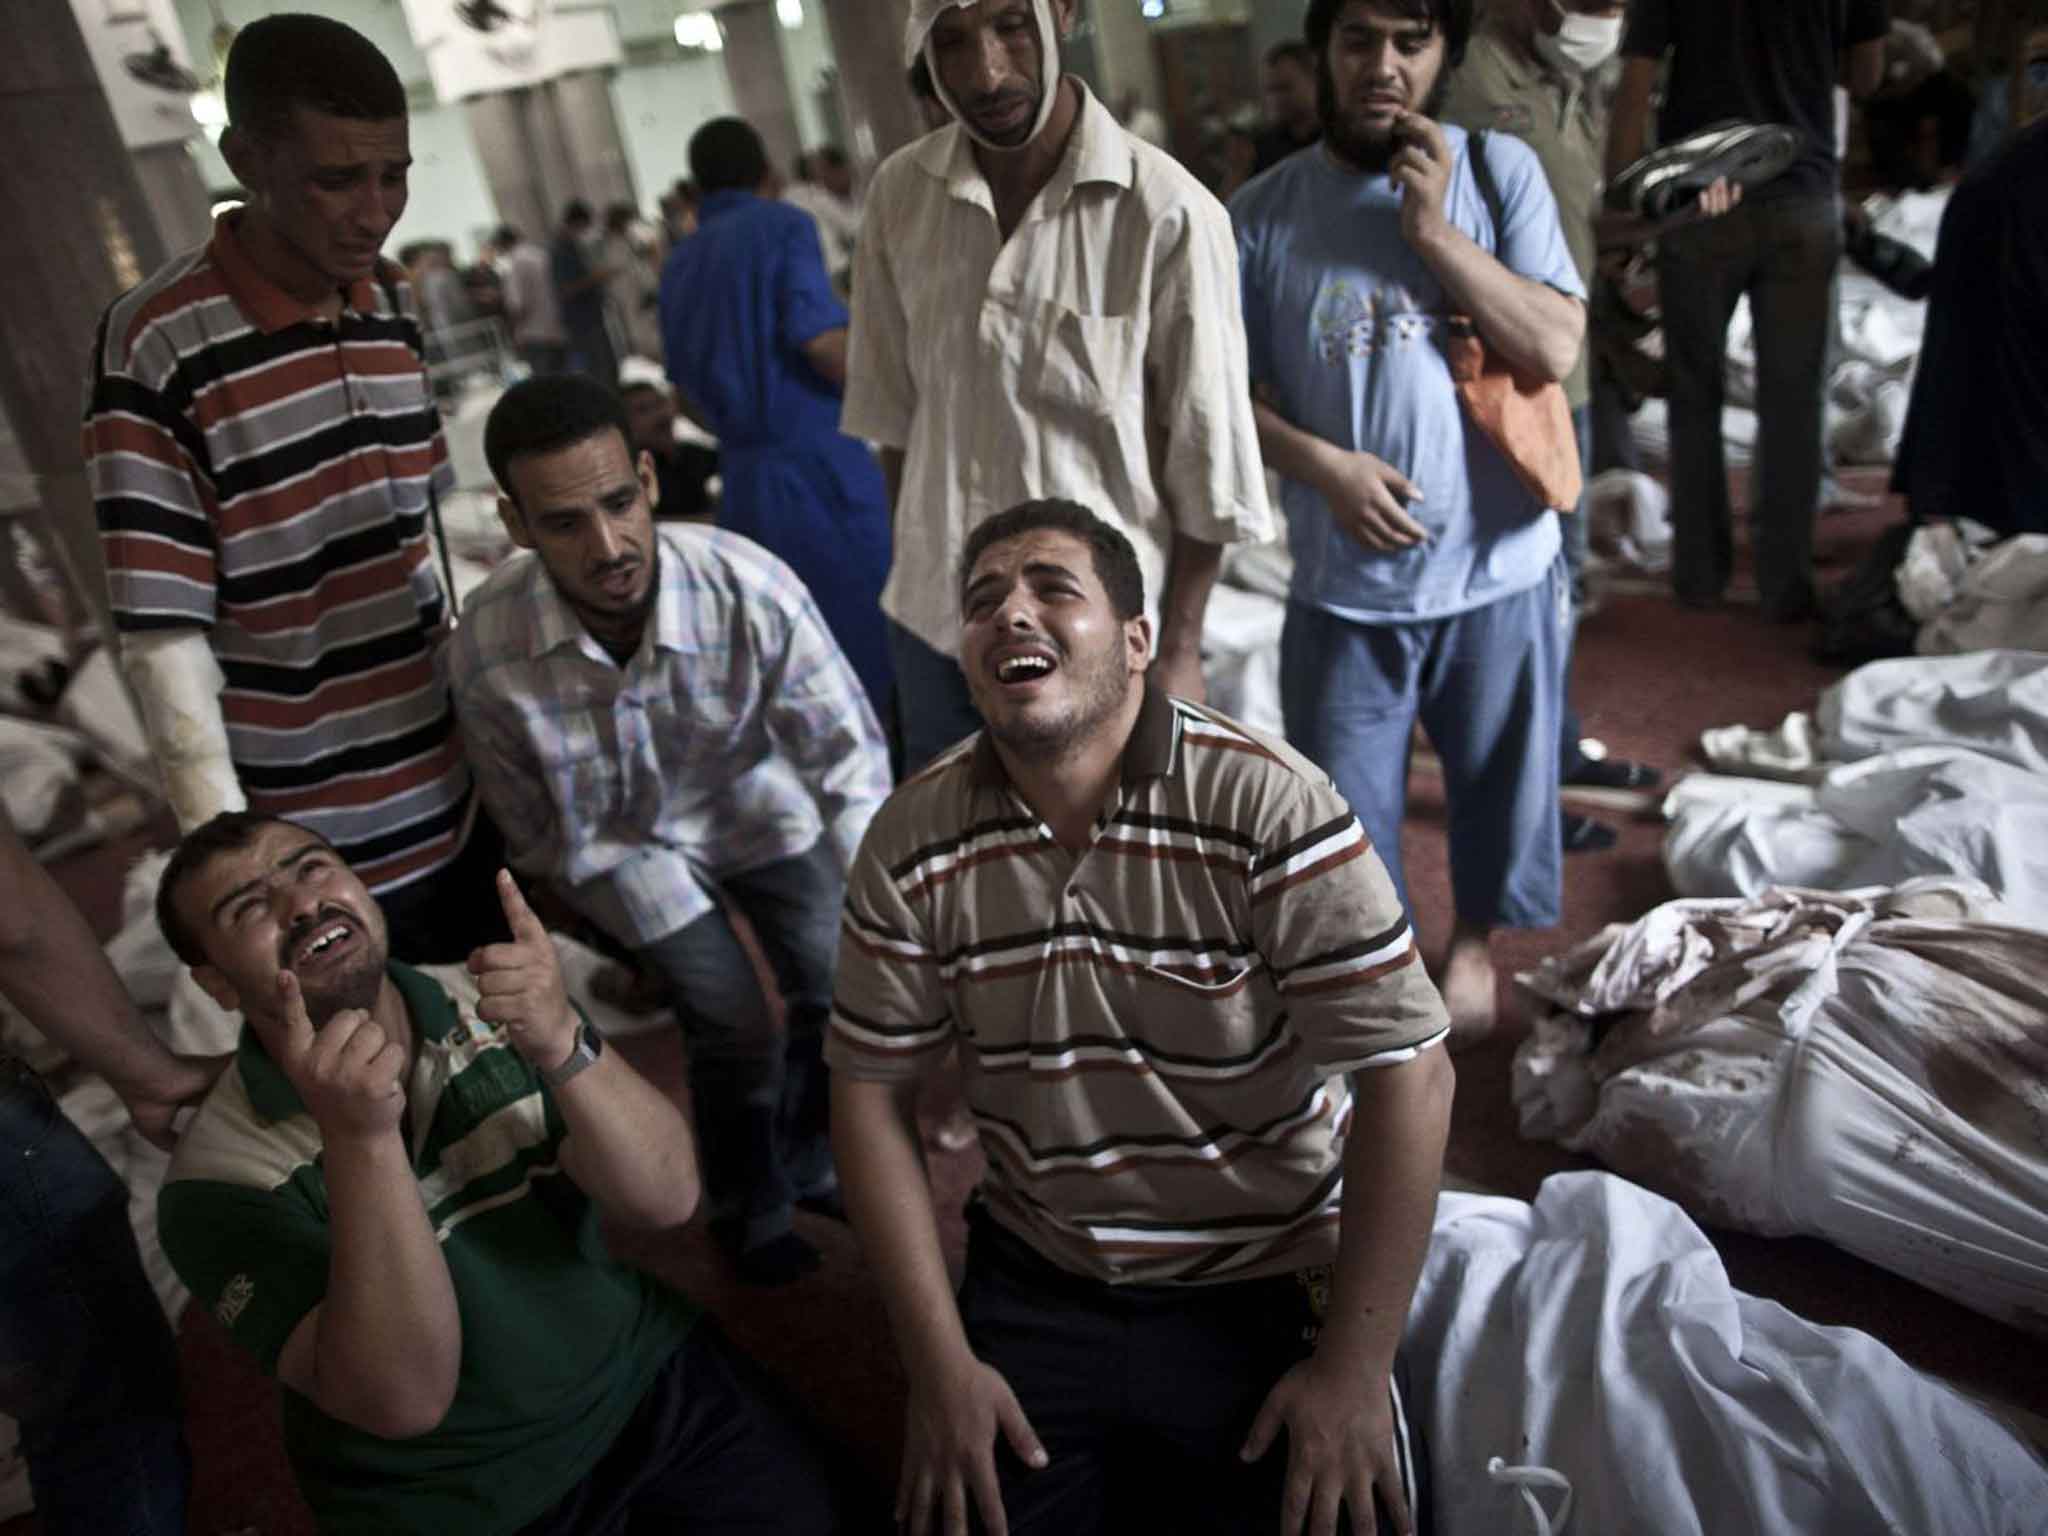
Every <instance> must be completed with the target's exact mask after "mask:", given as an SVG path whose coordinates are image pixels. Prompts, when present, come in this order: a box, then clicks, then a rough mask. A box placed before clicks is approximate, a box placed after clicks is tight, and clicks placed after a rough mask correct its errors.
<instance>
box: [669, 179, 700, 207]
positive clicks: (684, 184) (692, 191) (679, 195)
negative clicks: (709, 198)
mask: <svg viewBox="0 0 2048 1536" xmlns="http://www.w3.org/2000/svg"><path fill="white" fill-rule="evenodd" d="M668 190H669V193H670V195H671V196H673V197H675V198H676V200H677V201H679V202H683V203H687V204H688V205H689V206H690V207H692V208H694V207H696V206H697V205H698V204H699V203H701V202H703V201H704V194H703V193H702V192H700V191H699V190H698V189H697V183H695V182H694V181H692V180H690V178H689V177H687V176H680V177H677V178H676V184H675V185H674V186H672V187H670V188H669V189H668Z"/></svg>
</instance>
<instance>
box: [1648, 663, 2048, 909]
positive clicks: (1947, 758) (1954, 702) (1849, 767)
mask: <svg viewBox="0 0 2048 1536" xmlns="http://www.w3.org/2000/svg"><path fill="white" fill-rule="evenodd" d="M1701 746H1702V749H1703V750H1704V751H1705V753H1706V755H1707V757H1708V760H1709V761H1710V762H1712V763H1713V764H1714V765H1715V766H1716V767H1717V768H1721V769H1723V770H1724V771H1726V772H1733V773H1742V774H1746V775H1755V776H1757V777H1742V778H1728V777H1722V776H1720V775H1708V774H1695V775H1692V776H1690V777H1688V778H1685V779H1683V780H1681V781H1680V782H1679V783H1678V784H1676V785H1675V786H1673V788H1672V791H1671V793H1670V795H1669V796H1668V797H1667V798H1666V801H1665V806H1664V812H1665V818H1666V820H1667V821H1668V823H1669V830H1668V831H1667V833H1666V835H1665V840H1664V864H1665V869H1666V871H1667V873H1669V875H1670V877H1671V883H1672V886H1673V888H1674V889H1676V890H1677V891H1678V893H1679V894H1680V895H1682V896H1755V895H1758V894H1760V893H1761V892H1763V891H1764V890H1766V889H1768V888H1769V887H1770V886H1773V885H1799V886H1809V887H1817V888H1822V889H1828V890H1845V889H1849V888H1852V887H1856V886H1864V885H1896V884H1898V883H1900V882H1901V881H1903V880H1908V879H1912V878H1915V877H1917V876H1922V875H1942V874H1947V875H1958V876H1966V877H1969V878H1972V879H1977V880H1981V881H1983V882H1984V883H1985V884H1987V885H1989V886H1990V887H1991V888H1992V889H1993V890H1994V891H1996V892H1997V893H1998V894H1999V895H2000V896H2001V897H2002V898H2004V900H2005V901H2006V902H2007V903H2008V904H2009V905H2010V906H2011V907H2012V908H2013V909H2014V910H2015V911H2016V912H2018V913H2020V914H2021V915H2022V916H2023V918H2024V920H2025V921H2027V922H2030V923H2033V924H2036V925H2042V926H2048V654H2044V653H2040V652H2030V651H1979V652H1973V653H1971V654H1968V655H1963V656H1949V657H1902V658H1899V659H1896V660H1892V661H1880V662H1873V663H1871V664H1870V665H1869V666H1865V667H1859V668H1858V669H1857V670H1856V671H1854V672H1852V673H1850V674H1849V676H1848V677H1846V678H1844V679H1843V680H1842V681H1841V682H1840V683H1838V684H1836V685H1835V686H1834V687H1833V688H1831V689H1829V690H1827V692H1825V693H1823V694H1822V695H1821V699H1820V703H1819V706H1818V707H1817V709H1816V710H1815V712H1814V715H1813V717H1812V718H1811V719H1808V718H1807V717H1806V716H1803V715H1793V716H1791V717H1788V719H1787V721H1786V722H1785V723H1784V724H1783V725H1782V726H1780V727H1779V728H1778V729H1777V730H1776V731H1773V732H1761V731H1752V730H1749V729H1748V728H1746V727H1740V726H1736V727H1727V728H1723V729H1717V730H1713V731H1708V732H1706V733H1705V734H1704V735H1703V736H1702V738H1701ZM1759 777H1767V778H1790V779H1795V780H1805V781H1807V782H1808V783H1810V784H1811V786H1812V787H1811V788H1803V789H1802V788H1787V787H1786V786H1783V785H1776V784H1763V783H1760V782H1758V778H1759Z"/></svg>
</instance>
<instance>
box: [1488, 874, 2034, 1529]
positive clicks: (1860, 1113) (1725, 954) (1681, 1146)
mask: <svg viewBox="0 0 2048 1536" xmlns="http://www.w3.org/2000/svg"><path fill="white" fill-rule="evenodd" d="M1518 979H1519V980H1520V982H1521V984H1522V985H1523V986H1524V987H1526V988H1527V989H1528V990H1529V991H1531V992H1533V993H1535V994H1536V995H1537V996H1538V997H1540V998H1542V999H1543V1000H1545V1001H1546V1002H1548V1003H1549V1004H1551V1006H1552V1007H1553V1008H1554V1009H1555V1010H1556V1011H1555V1012H1553V1013H1551V1014H1550V1015H1548V1016H1547V1017H1545V1018H1542V1019H1540V1020H1539V1021H1538V1022H1537V1024H1536V1027H1535V1030H1534V1031H1533V1033H1532V1034H1531V1036H1530V1038H1529V1039H1528V1040H1527V1041H1526V1042H1524V1044H1523V1045H1522V1047H1521V1049H1520V1050H1519V1051H1518V1052H1517V1053H1516V1058H1515V1068H1514V1100H1515V1107H1516V1111H1517V1115H1518V1117H1519V1122H1520V1128H1521V1132H1522V1134H1523V1135H1524V1136H1527V1137H1530V1138H1535V1139H1544V1140H1554V1141H1558V1142H1561V1143H1562V1144H1563V1145H1565V1146H1566V1147H1569V1148H1571V1149H1573V1150H1575V1151H1581V1152H1587V1153H1591V1154H1593V1155H1595V1156H1597V1157H1599V1158H1600V1159H1601V1160H1602V1161H1603V1162H1605V1163H1607V1164H1608V1165H1609V1166H1610V1167H1612V1168H1614V1169H1616V1170H1617V1171H1619V1172H1622V1173H1625V1174H1628V1175H1630V1176H1631V1177H1635V1178H1640V1179H1642V1180H1643V1181H1644V1182H1645V1183H1647V1184H1650V1185H1651V1186H1653V1187H1655V1188H1657V1189H1659V1190H1661V1191H1662V1192H1664V1193H1666V1194H1669V1195H1671V1196H1673V1197H1674V1198H1676V1199H1678V1200H1680V1201H1681V1202H1683V1203H1684V1204H1685V1205H1686V1207H1687V1208H1688V1209H1689V1210H1692V1211H1693V1212H1695V1213H1696V1214H1698V1215H1700V1216H1702V1217H1703V1218H1704V1219H1707V1220H1710V1221H1714V1222H1718V1223H1721V1224H1724V1225H1728V1226H1733V1227H1740V1228H1743V1229H1744V1230H1747V1231H1753V1232H1759V1233H1762V1234H1764V1235H1766V1236H1782V1235H1786V1234H1789V1233H1807V1234H1811V1235H1813V1236H1817V1237H1822V1238H1825V1239H1827V1240H1828V1241H1830V1242H1832V1243H1835V1244H1836V1245H1837V1246H1839V1247H1842V1248H1845V1249H1847V1250H1848V1251H1849V1252H1851V1253H1854V1254H1857V1255H1859V1256H1861V1257H1862V1258H1864V1259H1867V1260H1869V1261H1870V1262H1871V1263H1873V1264H1877V1265H1881V1266H1882V1267H1884V1268H1886V1269H1889V1270H1893V1271H1895V1272H1896V1273H1899V1274H1902V1275H1905V1276H1907V1277H1908V1278H1909V1279H1912V1280H1916V1281H1918V1282H1919V1283H1920V1284H1922V1285H1925V1286H1926V1287H1928V1289H1930V1290H1933V1291H1938V1292H1940V1293H1941V1294H1942V1295H1945V1296H1949V1297H1952V1298H1954V1299H1955V1300H1957V1301H1959V1302H1961V1303H1963V1304H1964V1305H1965V1306H1969V1307H1973V1308H1975V1309H1976V1310H1978V1311H1980V1312H1983V1313H1985V1314H1987V1315H1989V1316H1991V1317H1995V1318H1998V1319H2000V1320H2001V1321H2004V1322H2008V1323H2011V1324H2013V1325H2015V1326H2017V1327H2020V1328H2024V1329H2027V1330H2028V1331H2030V1332H2033V1333H2037V1334H2048V933H2043V932H2041V931H2039V930H2037V929H2032V928H2025V927H2020V926H2016V925H2014V924H2013V923H2011V921H2010V914H2009V913H2008V912H2007V911H2006V910H2005V909H2004V908H2003V907H2002V906H2001V905H2000V904H1999V903H1998V902H1997V901H1996V899H1995V898H1994V897H1993V896H1992V894H1991V892H1990V891H1989V890H1987V889H1986V888H1985V887H1983V886H1981V885H1978V884H1975V883H1974V882H1969V881H1960V880H1920V881H1914V882H1911V883H1909V884H1907V885H1904V886H1901V887H1899V888H1898V889H1896V890H1869V891H1858V892H1847V893H1836V892H1821V891H1794V890H1774V891H1772V892H1770V893H1768V894H1767V895H1765V896H1763V897H1761V898H1758V899H1756V900H1751V901H1744V900H1734V899H1723V900H1707V901H1674V902H1667V903H1666V904H1665V905H1663V906H1660V907H1658V908H1656V909H1655V910H1654V911H1652V912H1650V913H1649V914H1648V915H1646V916H1644V917H1642V918H1640V919H1638V920H1637V921H1636V922H1634V923H1630V924H1626V925H1623V924H1613V925H1610V926H1609V927H1608V928H1607V929H1606V930H1604V931H1603V932H1602V933H1600V934H1599V935H1597V936H1596V937H1594V938H1592V939H1589V940H1588V941H1586V942H1585V943H1583V944H1581V945H1578V946H1577V947H1575V948H1574V949H1572V950H1570V951H1568V952H1567V953H1565V954H1563V955H1561V956H1556V957H1553V958H1551V959H1549V960H1546V961H1544V962H1543V963H1542V964H1541V965H1539V966H1538V967H1536V968H1535V969H1534V970H1532V971H1528V972H1525V973H1523V974H1522V975H1521V976H1520V977H1519V978H1518ZM2042 1509H2043V1511H2044V1513H2048V1504H2044V1505H2043V1506H2042ZM1808 1528H1809V1527H1800V1526H1788V1527H1786V1529H1795V1530H1796V1529H1808ZM1905 1528H1906V1529H1912V1528H1913V1527H1912V1526H1910V1525H1908V1526H1907V1527H1905Z"/></svg>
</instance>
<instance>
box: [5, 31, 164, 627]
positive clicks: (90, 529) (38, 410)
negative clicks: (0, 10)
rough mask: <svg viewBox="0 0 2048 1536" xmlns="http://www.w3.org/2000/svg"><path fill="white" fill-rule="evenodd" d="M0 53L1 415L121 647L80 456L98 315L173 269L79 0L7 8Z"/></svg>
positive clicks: (57, 540)
mask: <svg viewBox="0 0 2048 1536" xmlns="http://www.w3.org/2000/svg"><path fill="white" fill-rule="evenodd" d="M8 23H9V25H8V43H7V46H6V47H5V48H4V49H0V144H6V145H7V146H8V147H9V148H8V153H7V154H5V155H4V156H0V228H5V229H9V230H12V231H14V232H15V234H14V238H11V239H8V240H6V241H0V335H4V336H5V337H6V338H7V344H6V345H5V346H4V347H0V407H4V409H5V410H6V412H7V417H8V422H9V424H10V425H11V426H12V428H13V430H14V435H15V437H16V439H17V440H18V441H19V443H20V445H21V455H22V458H23V459H24V460H25V461H26V462H27V465H28V468H29V472H30V474H31V475H32V476H33V477H34V481H35V485H36V490H37V493H38V496H39V498H40V500H41V503H42V513H41V523H42V528H43V531H44V532H45V533H46V535H47V539H48V543H49V545H50V548H51V551H52V553H53V554H54V555H55V556H56V558H57V559H58V560H59V561H60V562H61V563H62V564H63V566H64V568H65V573H66V575H67V577H68V578H69V579H70V581H71V584H72V587H73V589H74V590H75V591H76V592H77V594H78V596H79V597H80V598H81V599H83V601H84V602H85V604H86V605H87V606H88V608H89V609H90V611H91V612H92V613H93V615H94V616H95V617H96V618H97V619H98V620H99V623H100V626H101V632H102V634H104V635H107V636H109V637H111V635H112V633H113V621H112V618H111V615H110V611H109V608H108V604H107V591H106V567H105V565H104V563H103V562H102V560H101V558H100V548H99V535H98V532H97V529H96V528H95V525H94V523H93V514H92V496H91V493H90V492H89V491H88V489H87V488H86V481H85V465H84V461H83V459H82V457H81V453H80V446H79V419H80V409H81V404H82V401H83V398H84V387H85V386H84V381H85V377H86V368H87V364H88V362H89V361H90V358H91V353H92V343H93V336H94V334H95V332H96V330H97V327H98V324H99V318H100V314H101V312H102V311H103V310H104V309H105V308H106V306H107V305H108V304H109V303H111V302H112V301H113V300H114V299H115V298H117V297H118V296H119V295H120V294H121V293H122V292H123V291H125V290H126V289H128V288H131V287H133V286H134V285H135V284H137V283H139V282H141V281H142V279H143V278H144V277H146V276H148V275H149V273H150V272H151V271H152V270H154V269H155V268H156V267H157V266H159V265H161V264H162V262H163V261H164V260H165V255H166V249H165V245H164V242H163V239H162V237H161V235H160V234H159V233H158V227H157V220H156V217H155V216H154V215H153V214H152V212H151V209H150V204H149V200H148V199H147V198H146V197H145V196H144V195H143V191H142V187H141V185H140V183H139V181H138V179H137V177H136V172H135V161H134V159H133V158H132V157H131V156H130V155H129V152H128V148H127V146H126V145H125V144H123V143H122V142H121V134H120V130H119V129H118V128H117V127H116V126H115V124H114V114H113V110H112V109H111V108H110V107H109V106H108V104H107V99H106V96H105V94H104V93H103V92H102V91H101V89H100V82H99V76H98V75H97V74H96V73H95V71H94V68H93V62H92V58H91V55H89V54H88V53H87V52H86V47H85V39H84V37H83V36H82V35H81V34H80V32H79V30H78V18H77V16H76V15H75V14H74V13H73V11H72V9H71V4H70V0H10V4H9V6H8Z"/></svg>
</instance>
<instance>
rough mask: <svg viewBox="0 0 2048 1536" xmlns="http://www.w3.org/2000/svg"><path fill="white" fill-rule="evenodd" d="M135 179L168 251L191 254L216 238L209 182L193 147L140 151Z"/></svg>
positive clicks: (166, 146)
mask: <svg viewBox="0 0 2048 1536" xmlns="http://www.w3.org/2000/svg"><path fill="white" fill-rule="evenodd" d="M135 177H136V180H137V181H138V182H140V183H141V186H142V195H143V196H144V197H145V198H147V199H148V200H149V209H150V212H151V213H152V214H153V215H154V216H155V218H156V229H157V233H158V234H159V235H160V236H161V237H162V238H163V243H164V249H165V250H168V251H189V250H192V249H194V248H195V247H197V246H201V245H204V244H205V243H206V242H207V240H208V239H209V238H211V237H212V234H213V216H212V214H211V213H210V212H209V210H208V203H209V201H210V200H209V198H208V197H207V195H206V182H205V179H204V178H202V177H201V176H200V174H199V163H198V162H197V161H196V160H194V159H193V158H192V151H191V149H190V147H189V146H187V145H184V144H153V145H151V146H150V147H149V148H148V149H138V150H136V151H135Z"/></svg>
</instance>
